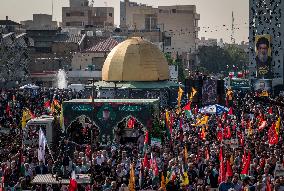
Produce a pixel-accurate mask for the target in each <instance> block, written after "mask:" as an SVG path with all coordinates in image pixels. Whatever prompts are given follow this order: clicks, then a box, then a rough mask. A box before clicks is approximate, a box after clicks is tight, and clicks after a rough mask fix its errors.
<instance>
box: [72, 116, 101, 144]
mask: <svg viewBox="0 0 284 191" xmlns="http://www.w3.org/2000/svg"><path fill="white" fill-rule="evenodd" d="M93 124H94V125H93ZM91 131H93V141H98V140H99V134H100V132H99V128H98V127H97V125H96V124H95V123H93V122H92V121H91V119H90V118H89V117H88V116H86V115H81V116H78V117H76V118H75V119H74V121H72V122H71V123H70V125H69V126H68V127H67V129H66V136H67V138H68V139H69V140H70V141H72V142H75V143H77V144H79V145H84V144H90V143H91Z"/></svg>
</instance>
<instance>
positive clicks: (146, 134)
mask: <svg viewBox="0 0 284 191" xmlns="http://www.w3.org/2000/svg"><path fill="white" fill-rule="evenodd" d="M148 143H149V132H148V131H146V133H145V139H144V145H146V144H148Z"/></svg>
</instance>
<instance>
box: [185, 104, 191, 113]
mask: <svg viewBox="0 0 284 191" xmlns="http://www.w3.org/2000/svg"><path fill="white" fill-rule="evenodd" d="M190 105H191V102H188V103H187V104H186V105H185V106H184V107H183V110H188V111H189V110H191V107H190Z"/></svg>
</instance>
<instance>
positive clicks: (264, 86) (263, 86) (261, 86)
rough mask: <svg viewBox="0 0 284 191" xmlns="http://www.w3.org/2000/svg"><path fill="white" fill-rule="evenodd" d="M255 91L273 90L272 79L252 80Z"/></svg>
mask: <svg viewBox="0 0 284 191" xmlns="http://www.w3.org/2000/svg"><path fill="white" fill-rule="evenodd" d="M251 84H252V88H253V90H254V91H271V90H272V80H269V79H254V80H252V81H251Z"/></svg>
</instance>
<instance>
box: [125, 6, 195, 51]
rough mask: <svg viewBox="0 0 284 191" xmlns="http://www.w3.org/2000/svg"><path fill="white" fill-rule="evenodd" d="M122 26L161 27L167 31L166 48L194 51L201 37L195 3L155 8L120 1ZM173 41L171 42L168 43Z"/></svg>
mask: <svg viewBox="0 0 284 191" xmlns="http://www.w3.org/2000/svg"><path fill="white" fill-rule="evenodd" d="M120 6H121V7H120V11H121V20H120V27H121V29H122V31H123V32H127V30H134V31H142V30H144V31H146V32H148V31H150V30H155V29H156V30H157V29H160V31H161V32H164V33H165V36H166V38H165V40H164V44H165V47H164V51H165V52H169V53H172V52H175V53H176V52H178V53H179V54H182V53H183V52H190V53H194V52H195V50H196V39H197V38H198V31H199V28H198V20H199V19H200V15H199V14H197V13H196V7H195V5H180V6H159V7H158V8H153V7H151V6H147V5H144V4H138V3H135V2H130V1H129V0H125V1H124V2H120ZM167 42H170V43H167Z"/></svg>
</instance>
